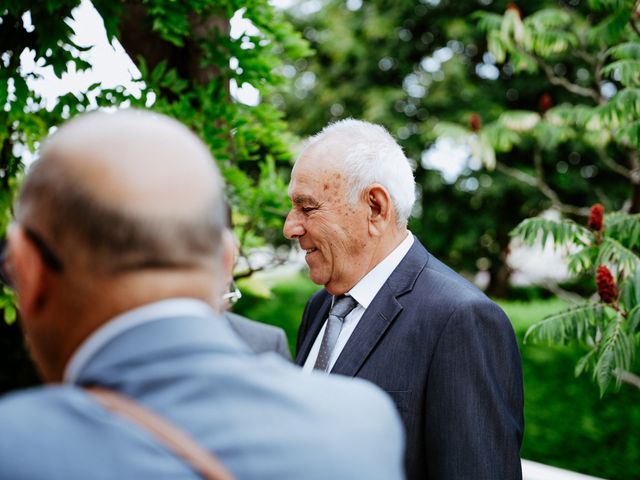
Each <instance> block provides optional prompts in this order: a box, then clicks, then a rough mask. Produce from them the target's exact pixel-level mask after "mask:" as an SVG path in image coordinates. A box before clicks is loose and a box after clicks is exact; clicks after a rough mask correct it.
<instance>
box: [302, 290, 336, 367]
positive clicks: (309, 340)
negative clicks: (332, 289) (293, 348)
mask: <svg viewBox="0 0 640 480" xmlns="http://www.w3.org/2000/svg"><path fill="white" fill-rule="evenodd" d="M332 298H333V297H332V296H331V295H330V294H328V293H327V294H326V296H325V298H324V300H322V303H321V304H320V308H319V309H318V310H317V311H316V313H315V315H314V316H313V318H312V319H311V320H310V323H309V328H308V330H307V332H306V333H305V336H304V340H303V341H302V345H300V349H299V350H298V354H297V355H296V364H298V365H304V362H305V360H306V359H307V357H308V356H309V352H310V351H311V347H312V346H313V343H314V342H315V340H316V337H317V336H318V333H320V329H321V328H322V325H324V321H325V320H326V319H327V317H328V316H329V309H330V308H331V299H332ZM310 315H313V314H310Z"/></svg>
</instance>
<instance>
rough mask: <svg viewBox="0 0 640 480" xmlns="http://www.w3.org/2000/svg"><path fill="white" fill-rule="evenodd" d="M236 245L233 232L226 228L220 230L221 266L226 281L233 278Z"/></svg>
mask: <svg viewBox="0 0 640 480" xmlns="http://www.w3.org/2000/svg"><path fill="white" fill-rule="evenodd" d="M237 253H238V247H237V245H236V239H235V237H234V236H233V233H232V232H231V230H229V229H228V228H225V230H224V232H222V267H223V269H224V274H225V279H226V282H225V284H226V283H229V282H231V279H232V278H233V267H234V265H235V263H236V256H237Z"/></svg>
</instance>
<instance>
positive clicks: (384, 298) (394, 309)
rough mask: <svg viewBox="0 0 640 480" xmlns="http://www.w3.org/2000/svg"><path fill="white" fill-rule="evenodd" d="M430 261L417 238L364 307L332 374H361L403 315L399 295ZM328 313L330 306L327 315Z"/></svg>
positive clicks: (406, 289)
mask: <svg viewBox="0 0 640 480" xmlns="http://www.w3.org/2000/svg"><path fill="white" fill-rule="evenodd" d="M428 260H429V254H428V253H427V251H426V250H425V248H424V247H423V246H422V244H421V243H420V242H419V241H418V239H415V241H414V242H413V245H412V246H411V248H410V249H409V251H408V252H407V254H406V255H405V257H404V258H403V259H402V261H401V262H400V263H399V264H398V266H397V267H396V269H395V270H394V271H393V273H392V274H391V276H390V277H389V279H388V280H387V281H386V282H385V283H384V285H382V288H381V289H380V291H379V292H378V294H377V295H376V296H375V298H374V299H373V301H372V302H371V304H370V305H369V308H367V309H366V310H365V312H364V315H363V316H362V318H361V319H360V321H359V322H358V326H357V327H356V328H355V330H354V331H353V333H352V334H351V337H350V338H349V341H348V342H347V344H346V345H345V347H344V349H343V350H342V352H341V353H340V356H339V357H338V359H337V360H336V363H335V365H334V366H333V369H332V370H331V373H338V374H341V375H347V376H355V375H357V374H358V371H359V370H360V368H362V365H363V364H364V363H365V361H366V360H367V358H368V357H369V355H370V354H371V352H372V351H373V350H374V349H375V347H376V345H377V344H378V343H379V342H380V340H381V339H382V337H383V336H384V335H385V333H386V332H387V330H388V329H389V327H390V326H391V324H392V323H393V322H394V321H396V319H397V318H398V317H401V315H400V312H402V303H401V301H399V300H398V298H399V297H401V296H402V295H404V294H405V293H407V292H410V291H411V290H412V289H413V286H414V284H415V282H416V279H417V278H418V275H419V274H420V272H421V271H422V270H423V269H424V267H425V266H426V264H427V262H428ZM327 313H328V308H327V311H326V312H325V315H326V314H327ZM398 321H402V318H398ZM408 321H410V319H408ZM320 325H322V323H321V324H320ZM318 330H319V329H318ZM316 335H317V333H316ZM314 338H315V335H314ZM307 353H308V352H307Z"/></svg>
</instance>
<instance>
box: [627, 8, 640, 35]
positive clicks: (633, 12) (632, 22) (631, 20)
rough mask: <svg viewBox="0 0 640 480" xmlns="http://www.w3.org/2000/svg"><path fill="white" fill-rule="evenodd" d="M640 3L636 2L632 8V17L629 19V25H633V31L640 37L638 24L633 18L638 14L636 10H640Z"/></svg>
mask: <svg viewBox="0 0 640 480" xmlns="http://www.w3.org/2000/svg"><path fill="white" fill-rule="evenodd" d="M638 3H640V2H639V1H638V0H636V2H635V3H634V4H633V7H631V17H630V18H629V23H630V24H631V28H633V31H634V32H636V34H637V35H638V36H639V37H640V29H639V28H638V25H637V24H636V21H635V19H634V18H633V16H634V15H635V13H636V10H637V9H638Z"/></svg>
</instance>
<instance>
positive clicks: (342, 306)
mask: <svg viewBox="0 0 640 480" xmlns="http://www.w3.org/2000/svg"><path fill="white" fill-rule="evenodd" d="M357 305H358V302H356V300H355V298H353V297H350V296H348V295H340V296H339V297H336V299H335V301H334V302H333V307H331V311H330V312H329V315H333V316H334V317H338V318H339V319H340V320H344V317H346V316H347V315H349V313H350V312H351V310H353V309H354V308H356V306H357Z"/></svg>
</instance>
